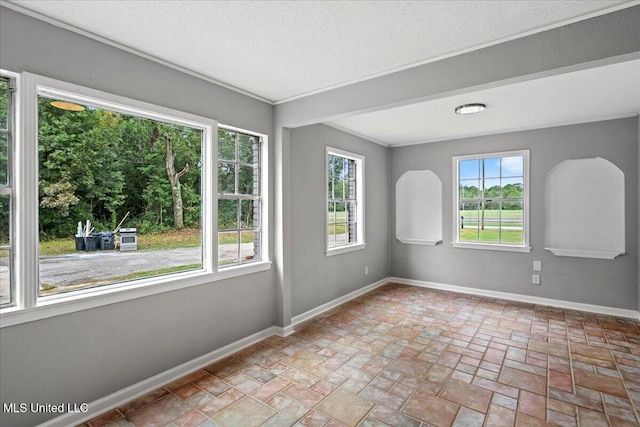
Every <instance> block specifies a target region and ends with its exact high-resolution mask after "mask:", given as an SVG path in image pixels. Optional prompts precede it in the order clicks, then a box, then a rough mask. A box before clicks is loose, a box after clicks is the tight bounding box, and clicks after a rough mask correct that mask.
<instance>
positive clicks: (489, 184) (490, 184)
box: [484, 179, 500, 199]
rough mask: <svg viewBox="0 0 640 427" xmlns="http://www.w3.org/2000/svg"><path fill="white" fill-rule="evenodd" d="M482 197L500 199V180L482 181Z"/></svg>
mask: <svg viewBox="0 0 640 427" xmlns="http://www.w3.org/2000/svg"><path fill="white" fill-rule="evenodd" d="M484 197H485V198H487V199H497V198H498V197H500V179H485V180H484Z"/></svg>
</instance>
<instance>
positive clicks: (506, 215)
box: [501, 202, 524, 245]
mask: <svg viewBox="0 0 640 427" xmlns="http://www.w3.org/2000/svg"><path fill="white" fill-rule="evenodd" d="M523 206H524V204H523V202H502V212H501V214H502V222H501V228H502V242H503V243H509V244H520V245H521V244H523V243H524V213H523V212H524V210H523Z"/></svg>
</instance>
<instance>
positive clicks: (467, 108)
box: [456, 103, 487, 116]
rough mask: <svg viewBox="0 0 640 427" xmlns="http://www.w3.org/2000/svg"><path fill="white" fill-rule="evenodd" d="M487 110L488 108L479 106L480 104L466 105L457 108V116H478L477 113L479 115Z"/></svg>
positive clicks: (482, 105)
mask: <svg viewBox="0 0 640 427" xmlns="http://www.w3.org/2000/svg"><path fill="white" fill-rule="evenodd" d="M485 108H487V106H486V105H484V104H478V103H475V104H465V105H461V106H459V107H457V108H456V114H460V115H461V116H466V115H468V114H476V113H479V112H480V111H483V110H484V109H485Z"/></svg>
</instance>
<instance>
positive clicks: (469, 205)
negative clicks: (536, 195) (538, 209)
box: [453, 150, 530, 252]
mask: <svg viewBox="0 0 640 427" xmlns="http://www.w3.org/2000/svg"><path fill="white" fill-rule="evenodd" d="M453 173H454V177H453V182H454V183H455V185H456V187H455V195H456V197H455V198H454V209H453V212H454V220H453V224H454V228H455V229H454V236H455V239H454V243H453V244H454V246H457V247H474V248H483V249H497V250H512V251H523V252H528V251H529V250H530V248H529V223H528V218H529V214H528V209H529V202H528V200H529V150H520V151H509V152H502V153H490V154H476V155H466V156H455V157H454V158H453Z"/></svg>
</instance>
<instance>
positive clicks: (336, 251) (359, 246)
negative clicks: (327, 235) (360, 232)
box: [324, 243, 366, 256]
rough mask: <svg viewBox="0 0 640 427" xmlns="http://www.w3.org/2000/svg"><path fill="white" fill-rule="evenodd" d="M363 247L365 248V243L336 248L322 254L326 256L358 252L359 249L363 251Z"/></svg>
mask: <svg viewBox="0 0 640 427" xmlns="http://www.w3.org/2000/svg"><path fill="white" fill-rule="evenodd" d="M365 246H366V244H365V243H356V244H354V245H348V246H340V247H337V248H331V249H327V250H326V251H324V252H325V254H326V255H327V256H333V255H340V254H344V253H347V252H353V251H359V250H361V249H364V248H365Z"/></svg>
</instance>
